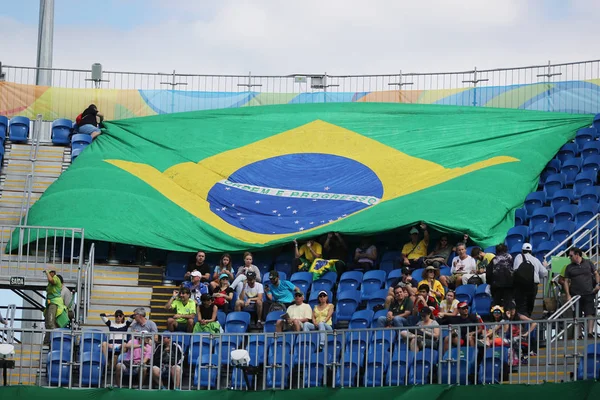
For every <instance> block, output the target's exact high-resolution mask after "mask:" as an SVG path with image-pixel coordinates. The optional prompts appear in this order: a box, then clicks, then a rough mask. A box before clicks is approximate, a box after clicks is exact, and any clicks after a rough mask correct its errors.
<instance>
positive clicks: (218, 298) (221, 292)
mask: <svg viewBox="0 0 600 400" xmlns="http://www.w3.org/2000/svg"><path fill="white" fill-rule="evenodd" d="M233 292H234V290H233V289H232V288H231V286H230V285H229V275H227V274H225V273H223V274H221V275H220V276H219V286H217V287H216V288H214V289H213V300H214V303H215V305H216V306H217V308H218V309H219V310H221V311H223V312H225V313H227V312H228V311H229V303H231V301H232V300H233Z"/></svg>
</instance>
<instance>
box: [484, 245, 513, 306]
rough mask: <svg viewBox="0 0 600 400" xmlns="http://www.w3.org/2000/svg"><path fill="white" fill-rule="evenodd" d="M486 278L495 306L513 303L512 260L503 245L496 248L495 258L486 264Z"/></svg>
mask: <svg viewBox="0 0 600 400" xmlns="http://www.w3.org/2000/svg"><path fill="white" fill-rule="evenodd" d="M486 276H487V279H486V280H487V283H488V284H489V285H490V289H491V291H492V298H493V301H494V304H495V305H497V306H504V305H506V304H508V303H510V302H512V301H513V259H512V256H511V255H510V254H509V253H508V247H506V245H505V244H504V243H500V244H498V245H497V246H496V256H495V257H494V259H493V260H492V262H491V264H488V268H487V272H486Z"/></svg>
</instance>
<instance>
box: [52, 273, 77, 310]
mask: <svg viewBox="0 0 600 400" xmlns="http://www.w3.org/2000/svg"><path fill="white" fill-rule="evenodd" d="M56 276H58V279H60V284H61V285H62V289H61V290H60V297H62V300H63V304H64V305H65V307H67V312H68V313H69V321H73V319H74V318H75V312H74V310H73V309H74V307H75V303H74V302H73V299H74V297H73V293H71V290H70V289H69V288H68V287H67V285H65V280H64V279H63V277H62V275H60V274H57V275H56Z"/></svg>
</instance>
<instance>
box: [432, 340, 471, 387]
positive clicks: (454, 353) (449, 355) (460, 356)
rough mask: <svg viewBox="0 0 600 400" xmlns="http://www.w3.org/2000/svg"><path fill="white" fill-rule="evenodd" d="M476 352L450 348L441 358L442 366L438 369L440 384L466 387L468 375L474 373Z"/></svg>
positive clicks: (467, 349)
mask: <svg viewBox="0 0 600 400" xmlns="http://www.w3.org/2000/svg"><path fill="white" fill-rule="evenodd" d="M476 354H477V350H476V349H474V348H472V347H471V348H469V347H463V348H461V349H460V351H459V349H457V348H452V349H450V350H448V351H447V352H446V353H445V354H444V355H443V356H442V360H443V362H442V364H441V367H440V369H439V371H440V373H441V376H442V384H444V385H455V384H461V385H466V384H468V383H469V375H471V374H473V373H475V360H476Z"/></svg>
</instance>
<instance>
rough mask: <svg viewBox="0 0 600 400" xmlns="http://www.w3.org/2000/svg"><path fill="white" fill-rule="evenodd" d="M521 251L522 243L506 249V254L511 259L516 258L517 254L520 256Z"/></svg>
mask: <svg viewBox="0 0 600 400" xmlns="http://www.w3.org/2000/svg"><path fill="white" fill-rule="evenodd" d="M522 251H523V244H522V243H515V244H514V245H513V246H511V247H509V248H508V252H509V253H510V255H511V256H512V258H513V259H514V258H515V257H516V256H517V254H521V252H522Z"/></svg>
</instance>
